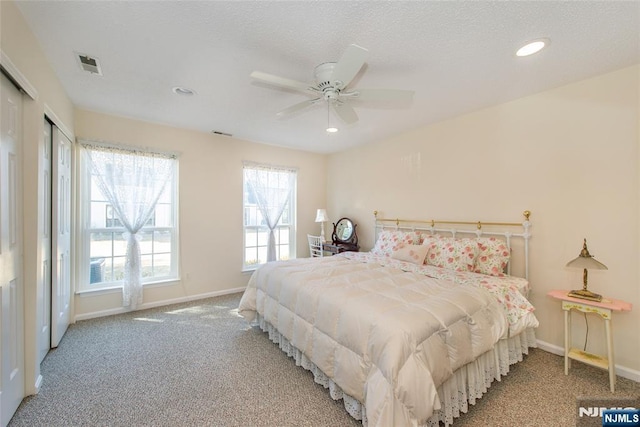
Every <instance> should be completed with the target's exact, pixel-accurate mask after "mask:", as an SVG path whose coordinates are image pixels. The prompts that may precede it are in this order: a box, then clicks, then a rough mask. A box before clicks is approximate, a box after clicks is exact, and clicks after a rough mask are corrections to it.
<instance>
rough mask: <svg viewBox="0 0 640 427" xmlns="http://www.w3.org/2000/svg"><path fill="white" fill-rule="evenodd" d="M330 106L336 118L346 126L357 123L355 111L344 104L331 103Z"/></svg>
mask: <svg viewBox="0 0 640 427" xmlns="http://www.w3.org/2000/svg"><path fill="white" fill-rule="evenodd" d="M331 105H332V106H333V111H335V112H336V114H337V115H338V117H340V119H341V120H342V121H343V122H345V123H346V124H348V125H350V124H352V123H355V122H357V121H358V114H356V110H354V109H353V107H352V106H351V105H349V104H347V103H346V102H332V103H331Z"/></svg>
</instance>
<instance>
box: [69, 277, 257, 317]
mask: <svg viewBox="0 0 640 427" xmlns="http://www.w3.org/2000/svg"><path fill="white" fill-rule="evenodd" d="M245 289H246V287H245V286H243V287H241V288H234V289H225V290H223V291H214V292H207V293H204V294H198V295H189V296H186V297H180V298H174V299H170V300H163V301H156V302H150V303H143V304H142V305H141V306H139V307H138V308H136V309H135V310H131V309H130V308H126V307H118V308H112V309H109V310H101V311H94V312H92V313H84V314H79V315H77V316H75V318H74V321H76V322H77V321H79V320H87V319H95V318H97V317H105V316H113V315H114V314H122V313H129V312H132V311H139V310H146V309H148V308H156V307H162V306H165V305H171V304H180V303H183V302H189V301H197V300H200V299H205V298H212V297H219V296H223V295H229V294H235V293H238V292H243V291H244V290H245Z"/></svg>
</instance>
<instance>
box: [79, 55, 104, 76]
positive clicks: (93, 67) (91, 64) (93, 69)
mask: <svg viewBox="0 0 640 427" xmlns="http://www.w3.org/2000/svg"><path fill="white" fill-rule="evenodd" d="M76 58H78V63H79V64H80V68H82V69H83V70H84V71H86V72H88V73H91V74H97V75H99V76H101V75H102V70H101V69H100V60H99V59H98V58H96V57H95V56H89V55H85V54H84V53H77V52H76Z"/></svg>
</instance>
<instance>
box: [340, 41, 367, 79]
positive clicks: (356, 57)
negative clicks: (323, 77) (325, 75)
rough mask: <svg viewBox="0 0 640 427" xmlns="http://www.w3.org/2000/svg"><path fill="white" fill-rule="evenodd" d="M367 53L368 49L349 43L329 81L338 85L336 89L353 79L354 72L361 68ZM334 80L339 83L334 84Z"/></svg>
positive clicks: (356, 72)
mask: <svg viewBox="0 0 640 427" xmlns="http://www.w3.org/2000/svg"><path fill="white" fill-rule="evenodd" d="M368 54H369V51H368V50H367V49H365V48H363V47H360V46H358V45H355V44H352V45H349V47H347V50H346V51H345V52H344V54H343V55H342V58H340V60H339V61H338V62H337V63H336V65H335V67H334V69H333V73H332V74H331V83H333V84H334V85H335V86H336V87H338V89H342V88H344V87H346V86H347V85H348V84H349V83H351V80H353V78H354V77H355V76H356V74H358V71H360V68H362V66H363V65H364V61H365V59H367V56H368ZM335 82H341V83H339V84H336V83H335Z"/></svg>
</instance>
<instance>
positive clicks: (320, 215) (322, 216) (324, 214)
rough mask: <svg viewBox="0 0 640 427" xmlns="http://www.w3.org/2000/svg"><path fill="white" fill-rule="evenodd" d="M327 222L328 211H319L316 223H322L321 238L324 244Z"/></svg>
mask: <svg viewBox="0 0 640 427" xmlns="http://www.w3.org/2000/svg"><path fill="white" fill-rule="evenodd" d="M325 221H329V217H328V216H327V210H326V209H318V212H316V222H319V223H320V238H321V239H322V241H323V242H324V241H325V240H324V223H325Z"/></svg>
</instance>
